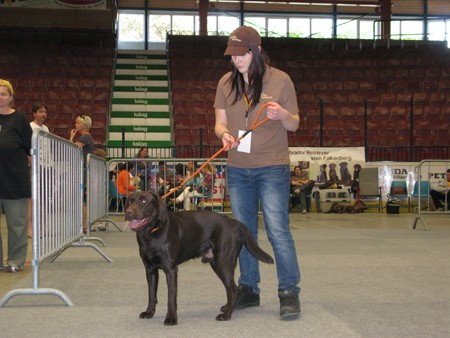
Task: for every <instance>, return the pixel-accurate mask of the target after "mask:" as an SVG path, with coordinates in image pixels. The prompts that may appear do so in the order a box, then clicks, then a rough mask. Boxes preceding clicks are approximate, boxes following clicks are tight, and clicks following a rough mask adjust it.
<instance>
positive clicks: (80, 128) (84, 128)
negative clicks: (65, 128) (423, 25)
mask: <svg viewBox="0 0 450 338" xmlns="http://www.w3.org/2000/svg"><path fill="white" fill-rule="evenodd" d="M91 127H92V120H91V118H90V117H89V116H87V115H81V116H78V117H77V118H76V119H75V128H74V129H72V130H71V131H70V138H69V140H70V142H72V143H75V144H76V145H77V146H79V147H80V148H81V149H82V150H83V159H84V168H86V161H87V155H88V154H92V152H93V151H94V139H93V138H92V135H91V134H90V133H89V129H91ZM77 134H79V135H80V136H78V139H77V140H76V141H75V136H76V135H77ZM83 183H84V201H85V202H86V172H84V173H83ZM86 216H87V207H86V205H84V206H83V232H84V233H86Z"/></svg>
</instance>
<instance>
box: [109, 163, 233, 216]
mask: <svg viewBox="0 0 450 338" xmlns="http://www.w3.org/2000/svg"><path fill="white" fill-rule="evenodd" d="M205 161H206V159H198V158H182V159H177V158H175V159H158V160H152V159H150V158H147V159H146V158H114V159H111V160H110V161H109V162H108V170H110V171H111V170H113V169H114V168H118V169H117V173H116V175H118V174H119V171H120V169H122V170H127V171H129V174H130V175H131V176H132V177H139V179H138V180H135V179H131V180H130V182H129V183H126V184H130V185H131V184H133V185H135V186H136V187H137V188H138V189H139V190H142V191H152V192H154V193H157V194H159V195H160V196H163V195H164V194H166V193H167V192H168V191H169V190H170V189H172V188H174V187H178V186H179V183H181V181H182V180H183V179H185V178H186V177H187V175H188V171H187V164H188V162H193V163H194V168H195V169H197V168H198V167H199V166H200V165H201V164H202V163H203V162H205ZM129 162H131V163H132V166H133V168H132V169H131V170H130V168H129V167H130V163H129ZM211 166H212V168H213V183H212V193H211V194H210V195H209V196H200V194H195V195H196V196H195V197H187V198H190V199H191V206H192V209H196V208H197V209H212V210H214V211H217V212H227V211H229V202H228V197H227V193H226V177H225V176H226V175H225V170H226V160H225V159H215V160H213V161H212V162H211ZM119 168H120V169H119ZM162 168H165V169H163V170H161V169H162ZM200 176H201V174H200ZM195 185H196V184H195V183H194V184H192V185H189V186H187V187H183V188H181V189H180V190H179V191H178V192H177V193H175V194H173V195H170V196H168V197H167V198H166V204H168V208H171V209H172V210H174V211H178V210H179V209H180V206H177V205H173V204H174V203H173V202H174V201H173V199H174V198H175V197H176V196H177V194H178V193H179V192H181V191H182V190H183V189H185V188H187V189H189V188H190V187H192V188H193V189H195V188H196V186H195ZM123 188H124V191H118V187H117V184H116V182H115V180H114V182H109V184H108V197H109V202H108V215H122V214H123V213H124V210H123V208H124V205H125V200H126V198H127V197H128V195H129V194H130V193H132V192H133V191H134V190H135V189H134V188H133V190H131V189H129V187H128V186H127V185H126V186H125V187H123Z"/></svg>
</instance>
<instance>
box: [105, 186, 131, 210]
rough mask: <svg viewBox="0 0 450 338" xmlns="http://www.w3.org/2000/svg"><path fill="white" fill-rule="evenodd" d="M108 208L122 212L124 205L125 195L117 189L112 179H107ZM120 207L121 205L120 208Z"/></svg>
mask: <svg viewBox="0 0 450 338" xmlns="http://www.w3.org/2000/svg"><path fill="white" fill-rule="evenodd" d="M108 197H109V202H108V208H109V210H110V211H115V212H123V211H124V207H125V200H126V199H127V195H121V194H119V192H118V191H117V187H116V184H115V183H114V182H113V181H111V180H110V181H109V185H108ZM113 202H115V204H113ZM120 207H122V208H121V209H120Z"/></svg>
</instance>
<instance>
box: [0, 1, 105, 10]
mask: <svg viewBox="0 0 450 338" xmlns="http://www.w3.org/2000/svg"><path fill="white" fill-rule="evenodd" d="M0 7H22V8H57V9H64V8H70V9H106V0H0Z"/></svg>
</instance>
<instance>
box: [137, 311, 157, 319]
mask: <svg viewBox="0 0 450 338" xmlns="http://www.w3.org/2000/svg"><path fill="white" fill-rule="evenodd" d="M154 314H155V312H154V311H152V312H147V311H144V312H141V314H140V315H139V318H141V319H150V318H153V315H154Z"/></svg>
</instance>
